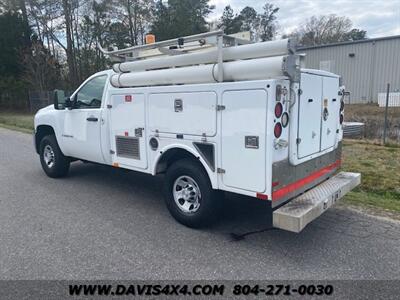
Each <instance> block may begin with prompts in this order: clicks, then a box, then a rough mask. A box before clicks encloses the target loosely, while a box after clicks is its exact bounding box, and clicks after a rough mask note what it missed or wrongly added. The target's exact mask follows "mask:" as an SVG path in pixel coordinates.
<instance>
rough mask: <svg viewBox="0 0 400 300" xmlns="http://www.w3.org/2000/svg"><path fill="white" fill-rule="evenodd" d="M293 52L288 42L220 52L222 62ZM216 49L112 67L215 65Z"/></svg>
mask: <svg viewBox="0 0 400 300" xmlns="http://www.w3.org/2000/svg"><path fill="white" fill-rule="evenodd" d="M290 51H293V49H292V48H291V44H290V40H289V39H284V40H277V41H269V42H261V43H255V44H248V45H242V46H234V47H226V48H223V50H222V57H223V60H224V61H230V60H237V59H254V58H261V57H272V56H278V55H286V54H289V52H290ZM217 60H218V49H214V50H211V51H203V52H196V53H189V54H180V55H173V56H167V57H165V56H164V57H158V58H153V59H143V60H137V61H131V62H123V63H118V64H115V65H114V66H113V69H114V71H115V72H117V73H126V72H137V71H144V70H151V69H159V68H169V67H182V66H188V65H196V64H209V63H216V62H217Z"/></svg>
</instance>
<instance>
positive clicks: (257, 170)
mask: <svg viewBox="0 0 400 300" xmlns="http://www.w3.org/2000/svg"><path fill="white" fill-rule="evenodd" d="M222 103H223V105H224V106H225V109H224V110H223V111H222V127H221V148H222V149H221V159H222V161H221V165H222V168H223V169H224V170H225V173H224V174H222V181H223V184H224V185H226V186H229V187H233V188H238V189H242V190H247V191H253V192H264V191H265V189H266V170H265V165H266V149H265V147H266V146H265V145H266V125H267V92H266V91H265V90H263V89H255V90H240V91H238V90H233V91H225V92H224V93H223V95H222Z"/></svg>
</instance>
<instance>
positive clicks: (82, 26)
mask: <svg viewBox="0 0 400 300" xmlns="http://www.w3.org/2000/svg"><path fill="white" fill-rule="evenodd" d="M214 10H215V6H213V5H211V4H210V1H209V0H168V1H165V0H164V1H161V0H0V31H1V32H2V34H1V35H0V92H4V91H5V90H9V89H11V88H14V89H17V90H21V89H23V88H25V89H36V90H50V89H54V88H63V89H74V88H76V87H77V85H78V84H79V83H80V82H82V81H83V80H84V79H85V78H87V77H88V76H90V75H91V74H93V73H95V72H97V71H99V70H104V69H106V68H108V67H109V65H110V62H109V61H108V60H107V58H106V57H104V56H103V55H102V54H101V52H100V51H99V49H98V48H97V47H96V45H97V43H100V44H101V45H102V46H111V45H113V46H116V47H118V48H124V47H128V46H133V45H140V44H143V43H144V41H145V36H146V34H148V33H152V34H154V35H155V36H156V39H157V40H158V41H160V40H165V39H170V38H174V37H180V36H186V35H191V34H196V33H201V32H206V31H210V30H215V29H218V28H219V29H223V30H224V32H225V33H226V34H233V33H237V32H240V31H249V32H250V33H251V39H252V40H253V41H267V40H272V39H275V38H276V37H277V33H278V32H279V31H280V30H282V28H280V27H279V23H278V21H279V20H278V13H279V7H276V6H275V5H273V4H271V3H268V2H266V3H265V5H264V6H263V8H262V11H256V10H255V9H254V8H253V7H250V6H246V7H245V8H243V9H242V10H241V11H239V12H235V11H234V10H233V9H232V8H231V7H230V6H229V5H228V6H227V7H225V8H224V10H223V13H222V16H221V17H220V18H219V19H218V20H211V21H210V14H211V13H212V12H213V11H214ZM282 31H283V30H282ZM287 36H290V37H294V38H296V39H298V40H299V42H300V44H302V45H305V46H306V45H317V44H324V43H332V42H339V41H345V40H354V39H362V38H365V37H366V32H365V31H363V30H359V29H354V28H353V27H352V24H351V21H350V20H349V19H348V18H346V17H338V16H336V15H329V16H315V17H312V18H310V19H309V20H306V22H304V24H301V25H299V27H298V28H297V29H296V30H295V31H294V32H292V33H291V34H289V35H287ZM283 37H285V36H283Z"/></svg>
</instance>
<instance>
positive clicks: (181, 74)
mask: <svg viewBox="0 0 400 300" xmlns="http://www.w3.org/2000/svg"><path fill="white" fill-rule="evenodd" d="M240 47H242V46H240ZM285 57H286V56H274V57H266V58H259V59H252V60H238V61H232V62H227V63H224V64H223V71H224V81H240V80H256V79H267V78H273V77H278V76H284V74H283V70H282V66H283V62H284V58H285ZM217 76H218V64H209V65H202V66H190V67H182V68H174V69H165V70H153V71H142V72H133V73H119V74H115V75H113V76H112V77H111V84H112V85H113V86H115V87H136V86H152V85H167V84H191V83H208V82H217V78H218V77H217Z"/></svg>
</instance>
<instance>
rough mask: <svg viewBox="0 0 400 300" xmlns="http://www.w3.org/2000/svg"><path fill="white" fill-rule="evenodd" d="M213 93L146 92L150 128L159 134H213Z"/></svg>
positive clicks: (215, 97)
mask: <svg viewBox="0 0 400 300" xmlns="http://www.w3.org/2000/svg"><path fill="white" fill-rule="evenodd" d="M216 107H217V95H216V93H215V92H211V91H210V92H208V91H205V92H179V93H154V94H150V95H149V126H150V130H151V131H153V132H155V131H156V130H158V132H160V133H172V134H177V133H179V134H186V135H197V136H202V135H203V134H205V135H206V136H215V135H216V133H217V109H216Z"/></svg>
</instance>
